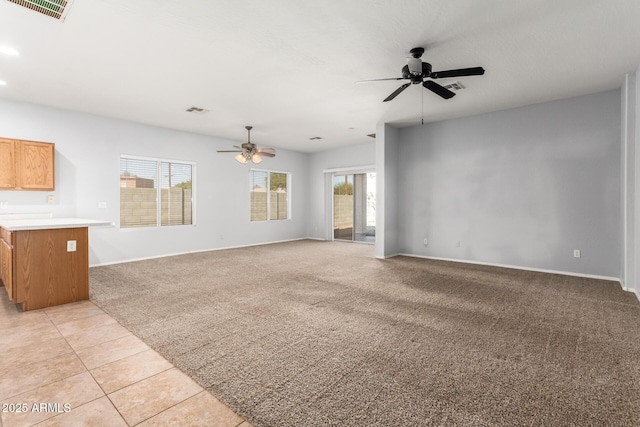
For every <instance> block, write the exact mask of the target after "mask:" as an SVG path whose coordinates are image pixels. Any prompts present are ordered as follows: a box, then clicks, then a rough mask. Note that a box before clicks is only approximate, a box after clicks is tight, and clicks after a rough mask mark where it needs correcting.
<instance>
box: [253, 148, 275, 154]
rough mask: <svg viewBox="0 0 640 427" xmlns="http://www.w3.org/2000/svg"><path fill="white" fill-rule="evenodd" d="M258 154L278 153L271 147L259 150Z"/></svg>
mask: <svg viewBox="0 0 640 427" xmlns="http://www.w3.org/2000/svg"><path fill="white" fill-rule="evenodd" d="M257 151H258V153H274V154H275V152H276V149H275V148H270V147H263V148H258V150H257Z"/></svg>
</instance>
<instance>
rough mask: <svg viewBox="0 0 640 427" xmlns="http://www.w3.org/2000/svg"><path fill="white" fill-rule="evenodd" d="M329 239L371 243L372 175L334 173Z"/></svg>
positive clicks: (373, 216)
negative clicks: (330, 234) (331, 222)
mask: <svg viewBox="0 0 640 427" xmlns="http://www.w3.org/2000/svg"><path fill="white" fill-rule="evenodd" d="M333 239H334V240H346V241H351V242H362V243H375V241H376V240H375V239H376V174H375V172H367V173H355V174H345V173H334V175H333Z"/></svg>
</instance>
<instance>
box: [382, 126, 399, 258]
mask: <svg viewBox="0 0 640 427" xmlns="http://www.w3.org/2000/svg"><path fill="white" fill-rule="evenodd" d="M399 135H400V133H399V130H398V129H396V128H394V127H393V126H391V125H389V124H387V123H379V124H378V126H377V128H376V161H377V170H378V173H377V176H376V190H377V194H376V206H377V211H376V257H377V258H387V257H392V256H395V255H397V254H398V231H399V228H398V218H399V211H400V210H403V209H404V207H402V206H400V205H399V203H400V201H399V199H398V176H399V174H400V172H399V169H400V165H399V163H398V147H399V144H400V141H399ZM402 167H404V165H403V166H402Z"/></svg>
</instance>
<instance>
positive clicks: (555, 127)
mask: <svg viewBox="0 0 640 427" xmlns="http://www.w3.org/2000/svg"><path fill="white" fill-rule="evenodd" d="M620 105H621V99H620V91H619V90H616V91H610V92H605V93H599V94H594V95H587V96H582V97H577V98H572V99H566V100H561V101H554V102H548V103H544V104H538V105H532V106H526V107H521V108H516V109H511V110H506V111H500V112H495V113H489V114H483V115H479V116H474V117H467V118H463V119H457V120H449V121H444V122H438V123H431V124H427V125H424V126H415V127H411V128H404V129H402V130H400V144H399V158H398V164H400V165H402V167H401V168H398V172H399V178H398V187H397V188H398V206H399V207H400V208H399V210H398V215H399V222H398V224H399V239H398V245H399V249H400V252H403V253H407V254H412V255H419V256H432V257H441V258H450V259H456V260H468V261H475V262H487V263H495V264H503V265H511V266H521V267H527V268H534V269H543V270H544V269H547V270H555V271H566V272H573V273H580V274H589V275H596V276H606V277H616V278H617V277H620V258H621V248H622V236H621V229H622V227H621V215H622V214H621V184H620V183H621V167H620V159H621V150H620V145H621V144H620ZM385 206H386V205H385ZM425 237H427V238H428V239H429V243H428V246H425V245H424V244H423V239H424V238H425ZM573 249H580V250H581V251H582V257H581V258H579V259H578V258H574V257H573Z"/></svg>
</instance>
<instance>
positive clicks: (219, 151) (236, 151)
mask: <svg viewBox="0 0 640 427" xmlns="http://www.w3.org/2000/svg"><path fill="white" fill-rule="evenodd" d="M242 151H243V150H218V153H242Z"/></svg>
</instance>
